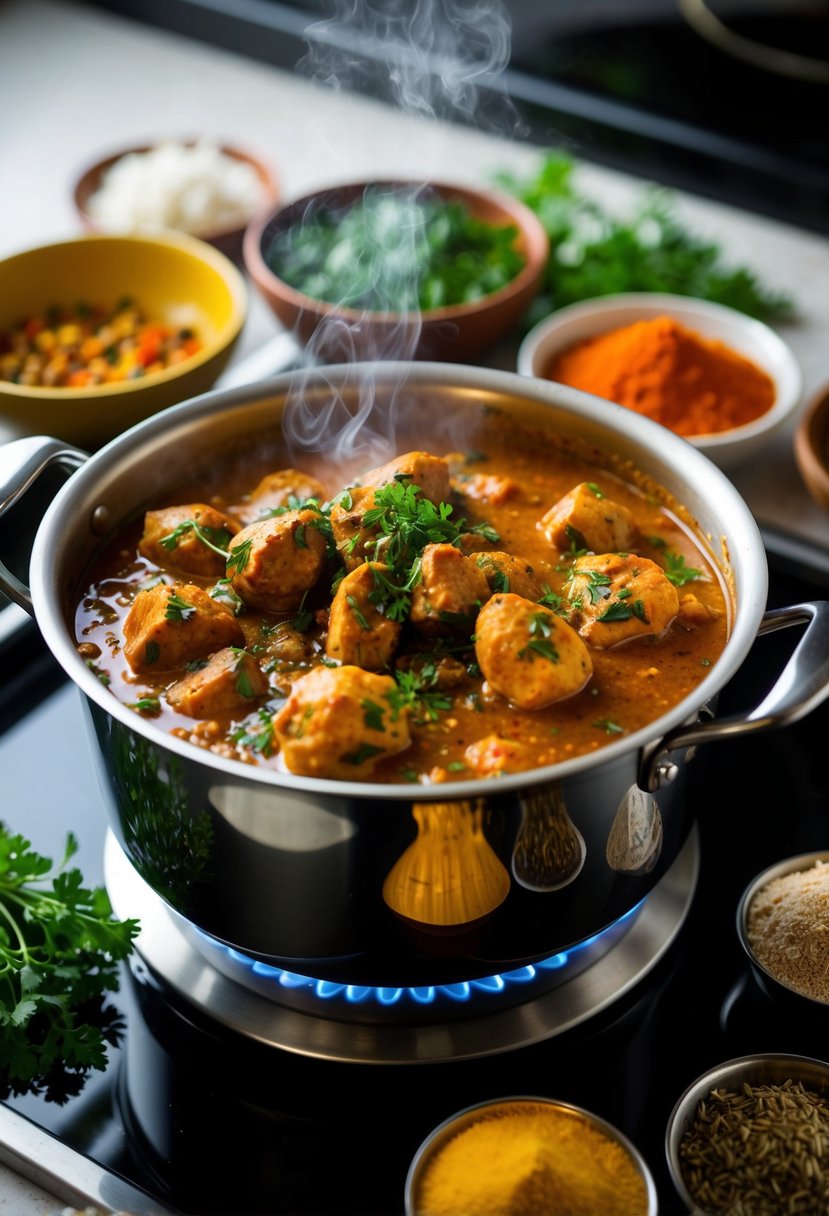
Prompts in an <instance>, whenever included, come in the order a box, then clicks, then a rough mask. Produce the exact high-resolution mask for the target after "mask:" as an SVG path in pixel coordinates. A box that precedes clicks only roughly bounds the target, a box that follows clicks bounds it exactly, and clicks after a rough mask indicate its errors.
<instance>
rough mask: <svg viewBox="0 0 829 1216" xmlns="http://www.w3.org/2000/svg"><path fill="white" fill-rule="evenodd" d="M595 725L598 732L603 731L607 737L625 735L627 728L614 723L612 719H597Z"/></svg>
mask: <svg viewBox="0 0 829 1216" xmlns="http://www.w3.org/2000/svg"><path fill="white" fill-rule="evenodd" d="M593 725H594V726H595V727H596V728H597V730H603V731H604V732H605V734H607V735H623V734H624V733H625V728H624V727H623V726H620V725H619V723H618V722H612V721H611V720H610V718H597V719H596V721H595V722H594V723H593Z"/></svg>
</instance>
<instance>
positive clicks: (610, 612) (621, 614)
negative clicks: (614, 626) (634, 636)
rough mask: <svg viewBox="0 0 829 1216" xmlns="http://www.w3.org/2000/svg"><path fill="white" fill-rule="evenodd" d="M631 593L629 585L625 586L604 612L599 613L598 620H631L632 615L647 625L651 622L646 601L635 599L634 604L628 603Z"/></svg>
mask: <svg viewBox="0 0 829 1216" xmlns="http://www.w3.org/2000/svg"><path fill="white" fill-rule="evenodd" d="M631 594H632V593H631V591H630V590H629V589H628V588H627V587H623V588H622V589H621V591H619V592H618V593H617V596H616V599H615V600H613V602H612V603H610V604H608V606H607V607H606V608H605V610H604V612H600V613H599V614H598V616H597V617H596V620H597V621H605V622H607V623H608V624H610V623H612V622H613V621H629V620H630V618H631V617H633V616H635V617H637V618H638V619H639V620H640V621H642V622H644V624H645V625H647V624H648V623H649V622H648V616H647V613H646V611H645V604H644V601H643V600H634V601H633V603H632V604H630V603H628V600H629V599H630V596H631Z"/></svg>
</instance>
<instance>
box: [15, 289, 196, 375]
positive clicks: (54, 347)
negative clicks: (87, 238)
mask: <svg viewBox="0 0 829 1216" xmlns="http://www.w3.org/2000/svg"><path fill="white" fill-rule="evenodd" d="M201 349H202V342H201V340H200V339H199V337H198V335H197V334H196V333H195V331H194V330H193V329H191V328H189V327H182V326H177V325H168V324H166V323H163V322H160V321H156V320H151V319H148V318H147V317H146V316H145V315H144V313H143V312H142V310H141V309H140V308H139V307H138V305H137V304H136V303H135V301H134V300H131V299H128V298H125V299H122V300H119V301H118V303H117V304H116V305H115V306H114V307H112V308H103V307H101V306H97V305H96V306H90V305H88V304H85V303H79V304H76V305H75V306H74V307H71V308H66V307H64V308H60V307H57V306H55V307H53V308H50V309H49V310H48V311H47V312H46V313H44V314H43V315H35V316H31V317H27V318H26V319H25V320H23V321H21V322H20V323H19V324H18V325H16V326H14V327H13V328H12V329H10V330H6V331H5V332H0V380H7V381H11V382H12V383H13V384H25V385H30V386H40V387H43V388H86V387H88V386H90V385H96V384H114V383H117V382H119V381H123V380H135V379H138V378H139V377H142V376H148V375H151V374H152V373H153V372H160V371H164V370H166V369H167V368H169V367H174V366H175V365H176V364H178V363H182V362H184V360H186V359H189V358H191V356H193V355H195V354H197V353H198V352H199V351H200V350H201Z"/></svg>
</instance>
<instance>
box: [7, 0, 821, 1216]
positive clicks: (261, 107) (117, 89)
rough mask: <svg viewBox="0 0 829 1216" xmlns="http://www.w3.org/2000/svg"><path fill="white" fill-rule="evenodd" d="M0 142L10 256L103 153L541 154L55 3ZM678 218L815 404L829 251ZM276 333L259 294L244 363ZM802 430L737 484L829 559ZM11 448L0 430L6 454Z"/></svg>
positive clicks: (33, 44)
mask: <svg viewBox="0 0 829 1216" xmlns="http://www.w3.org/2000/svg"><path fill="white" fill-rule="evenodd" d="M0 131H2V145H1V146H2V153H3V168H4V172H3V188H2V190H0V256H3V255H6V254H8V253H13V252H15V251H17V250H20V249H24V248H27V247H28V246H30V245H35V244H39V243H42V242H45V241H49V240H53V239H61V238H63V237H65V236H67V235H72V234H75V233H76V232H77V231H78V222H77V219H76V216H75V213H74V211H73V207H72V200H71V186H72V182H73V180H74V179H75V177H76V176H77V174H78V172H79V171H80V170H81V169H82V168H84V167H85V166H86V165H87V164H89V163H91V162H92V161H94V160H96V159H98V158H99V157H100V156H101V155H102V154H104V153H105V152H107V151H110V150H113V151H114V150H117V149H118V148H119V147H122V146H124V145H129V144H131V143H146V142H150V141H152V140H155V139H159V138H162V137H165V136H167V137H173V138H175V137H181V136H185V135H190V134H201V135H205V136H210V137H213V138H214V139H216V140H217V141H227V142H233V143H238V144H241V145H243V146H245V145H247V146H249V147H250V148H251V149H252V150H255V151H259V152H260V153H262V154H263V155H265V156H266V157H267V158H269V159H270V161H271V162H272V165H273V166H274V168H275V169H276V172H277V174H278V176H279V178H280V181H281V184H282V189H283V194H284V196H285V197H286V198H288V197H293V196H296V195H299V194H301V193H304V192H306V191H308V190H310V189H313V188H314V187H316V186H319V185H325V184H329V183H335V182H338V181H347V180H357V179H360V178H369V177H372V176H379V175H389V176H395V175H398V176H408V177H416V178H422V179H424V180H426V179H428V178H435V179H443V180H453V181H456V182H459V183H464V182H466V183H471V184H481V183H484V184H487V183H491V182H492V179H493V176H494V174H495V173H496V172H497V171H499V170H502V169H511V170H517V171H518V172H520V173H527V174H529V173H532V172H533V171H534V170H535V168H536V166H537V165H538V163H539V160H540V157H541V153H542V149H540V148H539V147H535V146H532V145H530V144H527V143H523V142H519V141H516V140H514V139H509V138H499V137H496V136H493V135H487V134H480V133H477V132H475V131H472V130H470V129H469V128H468V127H463V126H452V125H447V124H441V123H437V122H430V121H425V120H422V119H416V118H414V117H410V116H406V115H404V114H402V113H400V112H399V111H397V110H395V109H393V108H391V107H388V106H385V105H383V104H381V103H376V102H372V101H370V100H367V99H365V98H362V97H359V96H356V95H350V94H348V93H345V92H335V91H333V90H332V89H330V88H323V87H318V86H315V85H313V84H312V83H311V82H310V81H309V80H307V79H306V78H304V77H303V76H301V75H299V74H293V73H286V72H282V71H278V70H276V69H274V68H270V67H268V66H267V65H263V64H261V63H258V62H253V61H250V60H248V59H245V58H243V57H240V56H237V55H234V54H230V53H228V52H225V51H222V50H219V49H214V48H212V47H208V46H206V45H204V44H202V43H199V42H197V41H190V40H189V39H186V38H183V37H179V36H176V35H173V34H169V33H167V32H161V31H155V30H153V29H152V28H150V27H149V26H144V25H142V24H138V23H134V22H131V21H128V20H127V19H125V18H120V17H116V16H113V15H110V14H107V13H104V12H102V11H99V10H96V9H93V8H87V7H85V6H83V5H80V4H71V3H55V2H52V0H6V3H4V4H2V5H1V6H0ZM577 151H578V150H577V149H576V152H577ZM579 182H580V183H581V185H583V187H584V189H585V190H586V191H588V192H591V193H593V192H595V193H596V194H597V195H598V196H599V197H600V198H601V200H602V201H603V202H604V203H605V204H606V205H608V206H613V207H617V206H618V207H619V208H620V209H622V210H626V209H627V208H628V206H629V204H630V203H632V201H633V200H634V199H636V198H637V197H639V195H640V193H641V190H642V183H641V182H640V181H638V180H635V179H632V178H629V177H625V176H624V175H621V174H618V173H612V172H610V171H608V170H605V169H600V168H596V167H590V166H588V165H584V166H583V167H582V168H581V170H580V175H579ZM678 205H679V211H680V215H681V216H682V217H683V218H684V219H685V221H686V222H687V223H688V224H689V225H690V226H692V227H693V228H694V229H695V230H696V231H697V232H698V233H700V235H703V236H708V237H711V238H712V239H714V240H716V241H717V243H718V244H720V245H721V246H722V247H723V248H724V249H726V250H727V251H728V253H729V255H730V257H731V258H732V259H733V260H734V262H735V263H740V264H745V265H748V266H750V267H752V268H753V269H754V270H755V271H756V272H757V274H758V276H759V277H760V278H761V279H762V280H763V281H765V282H766V283H767V284H768V285H769V286H772V287H774V288H777V289H779V290H781V291H783V292H787V293H790V294H791V295H792V296H793V297H795V299H796V300H797V302H798V304H799V305H800V309H801V313H802V319H801V320H799V321H798V323H797V324H795V325H790V326H787V327H786V328H785V329H781V331H780V332H781V333H783V335H784V336H785V337H786V339H787V340H788V341H789V343H790V344H791V346H792V347H793V349H794V351H795V354H796V355H797V357H798V358H799V360H800V363H801V366H802V369H803V372H804V377H805V386H806V393H805V397H806V398H808V397H809V396H810V395H811V394H812V393H814V392H815V391H816V390H817V389H818V388H819V387H821V386H823V385H824V384H826V383H827V382H829V241H827V240H825V239H823V238H820V237H817V236H815V235H812V234H809V233H805V232H802V231H799V230H797V229H795V228H792V227H789V226H787V225H784V224H780V223H776V222H773V221H771V220H766V219H763V218H761V217H758V216H755V215H749V214H746V213H744V212H740V211H737V210H735V209H733V208H730V207H726V206H723V205H720V204H716V203H713V202H709V201H706V200H703V199H699V198H693V197H691V196H689V195H683V196H681V198H678ZM278 332H279V325H278V323H277V322H276V320H275V319H274V318H273V317H272V315H271V314H270V312H269V311H268V309H267V308H266V307H265V306H264V305H263V304H262V303H261V301H260V300H259V299H258V297H257V296H256V295H255V293H253V292H251V309H250V316H249V320H248V324H247V326H246V329H245V332H244V334H243V337H242V341H241V343H240V346H239V348H238V354H237V358H238V357H243V356H245V355H246V354H249V353H250V352H252V351H254V350H256V349H258V348H259V347H260V346H261V345H262V344H263V343H264V342H265V341H267V339H268V338H270V337H272V336H274V335H276V334H277V333H278ZM791 431H792V427H789V428H788V429H787V430H786V431H785V432H782V433H781V434H780V435H779V436H778V437H777V439H776V440H774V441H773V445H772V446H771V447H770V448H769V449H767V454H766V455H765V456H764V458H763V459H762V460H757V461H756V462H754V463H753V464H752V465H751V467H749V468H746V469H740V470H736V471H735V472H734V473H733V474H732V477H733V480H734V481H735V483H736V484H737V487H738V489H740V491H741V492H742V493H743V496H744V497H745V498H746V500H747V501H748V503H749V505H750V506H751V508H752V510H753V511H754V514H755V515H756V516H757V518H758V521H759V522H760V523H761V524H763V523H768V522H771V523H774V522H779V520H780V519H785V518H789V519H797V520H798V525H799V527H800V529H801V530H802V532H803V533H804V534H805V535H807V536H809V537H811V538H812V539H813V540H814V541H815V542H816V543H819V544H822V545H824V546H825V547H826V548H827V550H829V517H827V515H826V514H824V513H823V512H821V511H820V510H819V509H818V508H817V507H816V506H815V505H814V504H813V503H812V502H811V500H810V499H809V498H808V496H807V494H806V492H805V490H804V489H803V486H802V484H801V482H800V478H799V475H798V473H797V469H796V466H795V464H794V460H793V458H792V452H791ZM5 437H7V436H4V434H3V432H2V429H1V428H0V441H2V439H3V438H5ZM1 1156H2V1154H0V1157H1ZM62 1206H63V1201H62V1200H58V1199H57V1198H55V1197H53V1196H51V1195H49V1194H48V1193H47V1192H45V1191H42V1190H40V1189H39V1188H37V1187H35V1186H33V1185H32V1184H30V1183H28V1182H25V1181H23V1180H22V1179H20V1178H19V1176H17V1175H16V1174H14V1173H13V1172H12V1171H10V1170H8V1169H7V1168H5V1167H4V1166H2V1165H0V1216H41V1214H43V1213H52V1212H55V1211H58V1210H60V1208H61V1207H62Z"/></svg>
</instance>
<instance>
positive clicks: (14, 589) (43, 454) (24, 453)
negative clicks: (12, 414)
mask: <svg viewBox="0 0 829 1216" xmlns="http://www.w3.org/2000/svg"><path fill="white" fill-rule="evenodd" d="M88 459H89V453H88V452H82V451H81V450H80V448H73V447H70V446H69V445H68V444H66V443H63V442H62V441H61V440H60V439H51V438H50V437H49V436H48V435H31V436H27V437H26V438H24V439H14V440H12V442H11V443H5V444H3V445H2V446H0V515H4V514H5V513H6V511H8V510H9V508H10V507H13V506H14V504H15V503H16V502H17V500H18V499H19V498H21V497H22V496H23V495H24V494H25V493H26V491H27V490H28V489H29V488H30V486H32V485H33V484H34V482H36V481H37V479H38V477H40V475H41V474H42V473H43V472H44V470H45V469H48V468H49V467H50V466H51V465H62V466H63V467H64V468H67V469H71V470H73V471H74V470H75V469H79V468H80V467H81V465H82V464H84V463H85V461H87V460H88ZM0 590H3V591H4V592H5V593H6V595H7V596H8V597H9V599H10V600H13V601H14V602H15V604H19V605H20V607H21V608H25V610H26V612H28V613H29V615H30V616H33V615H34V608H33V605H32V595H31V592H30V591H29V588H28V587H27V586H26V584H25V583H24V582H21V580H20V579H19V578H17V577H16V576H15V575H14V574H12V572H11V570H9V569H8V567H7V566H5V565H4V563H3V562H2V561H0Z"/></svg>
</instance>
